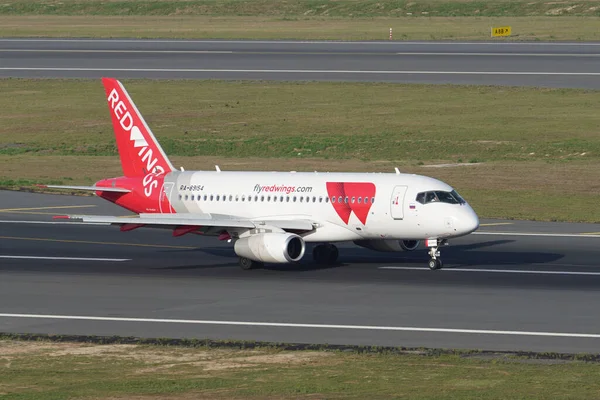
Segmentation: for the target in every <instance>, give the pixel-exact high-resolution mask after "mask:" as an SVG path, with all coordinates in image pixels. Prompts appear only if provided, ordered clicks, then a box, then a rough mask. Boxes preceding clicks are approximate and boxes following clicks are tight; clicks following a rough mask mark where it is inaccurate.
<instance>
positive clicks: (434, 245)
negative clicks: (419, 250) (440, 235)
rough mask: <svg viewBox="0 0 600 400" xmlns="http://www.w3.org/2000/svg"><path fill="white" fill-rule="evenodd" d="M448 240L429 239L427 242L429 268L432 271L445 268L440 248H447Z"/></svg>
mask: <svg viewBox="0 0 600 400" xmlns="http://www.w3.org/2000/svg"><path fill="white" fill-rule="evenodd" d="M447 245H448V240H446V239H442V240H437V239H428V240H426V241H425V246H427V247H428V248H429V257H430V259H429V263H428V264H427V266H428V267H429V269H431V270H435V269H441V268H442V267H443V266H444V263H443V262H442V259H441V258H440V251H439V246H447Z"/></svg>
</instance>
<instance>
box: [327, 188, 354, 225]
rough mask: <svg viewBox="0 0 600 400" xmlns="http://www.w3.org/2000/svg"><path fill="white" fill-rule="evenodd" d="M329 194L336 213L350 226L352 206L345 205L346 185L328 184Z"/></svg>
mask: <svg viewBox="0 0 600 400" xmlns="http://www.w3.org/2000/svg"><path fill="white" fill-rule="evenodd" d="M327 194H328V195H329V200H331V204H332V205H333V208H334V209H335V212H337V214H338V215H339V216H340V218H341V219H342V221H344V223H345V224H346V225H348V220H349V219H350V213H351V212H352V209H351V208H350V204H348V203H344V198H345V197H346V194H345V193H344V183H343V182H327Z"/></svg>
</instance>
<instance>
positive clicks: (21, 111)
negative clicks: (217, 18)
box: [0, 79, 600, 222]
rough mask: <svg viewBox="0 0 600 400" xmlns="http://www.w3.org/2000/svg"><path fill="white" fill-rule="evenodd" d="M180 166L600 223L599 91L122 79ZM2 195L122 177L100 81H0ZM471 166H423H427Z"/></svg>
mask: <svg viewBox="0 0 600 400" xmlns="http://www.w3.org/2000/svg"><path fill="white" fill-rule="evenodd" d="M125 85H126V87H127V88H128V90H129V92H130V94H131V96H132V98H133V99H134V101H135V102H136V103H137V105H138V108H139V109H140V110H141V112H142V113H143V114H144V115H145V117H146V120H147V122H148V123H149V125H150V126H151V127H152V128H153V131H154V133H155V135H156V136H157V138H158V139H159V141H160V142H161V143H162V144H163V147H164V148H165V150H166V152H167V153H168V154H169V156H170V157H171V158H172V160H173V162H174V163H175V165H177V166H183V167H185V168H186V169H187V170H193V169H214V165H215V164H219V165H220V166H221V168H223V169H228V170H238V169H253V170H264V169H269V170H284V171H285V170H288V171H289V170H298V171H314V170H315V169H317V170H321V171H365V172H368V171H386V172H390V171H393V168H394V167H395V166H399V167H400V168H401V170H402V171H405V172H411V173H419V174H422V175H428V176H433V177H436V178H439V179H442V180H444V181H445V182H448V183H449V184H451V185H453V186H454V187H455V188H457V190H458V191H459V192H461V193H462V194H463V195H464V196H465V197H466V198H467V199H468V200H469V202H470V203H472V204H473V206H474V207H475V209H476V211H477V212H478V214H479V215H480V217H489V218H514V219H537V220H557V221H585V222H600V209H599V208H598V207H596V203H597V199H598V196H599V195H600V183H599V182H598V179H597V171H598V169H599V168H600V136H599V135H598V121H599V116H598V112H597V105H598V104H600V92H599V91H586V90H567V89H532V88H504V87H480V86H443V85H440V86H433V85H397V84H359V83H327V82H320V83H273V82H221V81H148V80H132V81H125ZM0 92H2V93H3V94H5V95H4V96H0V166H2V172H0V186H1V187H10V188H21V187H27V186H29V187H31V185H32V184H33V183H46V184H50V183H53V184H61V183H64V184H69V183H71V184H91V183H93V182H95V181H97V180H100V179H101V178H106V177H110V176H119V175H120V174H121V170H120V165H119V160H118V157H117V153H116V149H115V145H114V135H113V132H112V126H111V122H110V115H109V112H108V107H107V105H106V103H105V98H104V90H103V88H102V86H101V83H100V82H99V81H87V80H21V79H5V80H0ZM473 161H477V162H480V164H479V165H475V166H469V167H455V168H428V167H427V166H428V165H431V164H440V163H458V164H460V163H463V164H464V163H467V162H473Z"/></svg>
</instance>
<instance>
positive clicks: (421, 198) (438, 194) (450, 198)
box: [416, 190, 465, 204]
mask: <svg viewBox="0 0 600 400" xmlns="http://www.w3.org/2000/svg"><path fill="white" fill-rule="evenodd" d="M416 200H417V201H418V202H419V203H421V204H428V203H437V202H439V203H447V204H464V203H465V201H464V200H463V198H462V197H460V195H459V194H458V193H456V190H453V191H451V192H444V191H441V190H436V191H431V192H421V193H419V194H417V198H416Z"/></svg>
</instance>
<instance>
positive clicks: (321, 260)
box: [313, 243, 340, 265]
mask: <svg viewBox="0 0 600 400" xmlns="http://www.w3.org/2000/svg"><path fill="white" fill-rule="evenodd" d="M339 255H340V252H339V251H338V248H337V247H336V246H334V245H332V244H329V243H327V244H320V245H318V246H316V247H315V248H314V250H313V259H314V260H315V262H316V263H317V264H326V265H331V264H335V262H336V261H337V259H338V256H339Z"/></svg>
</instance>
